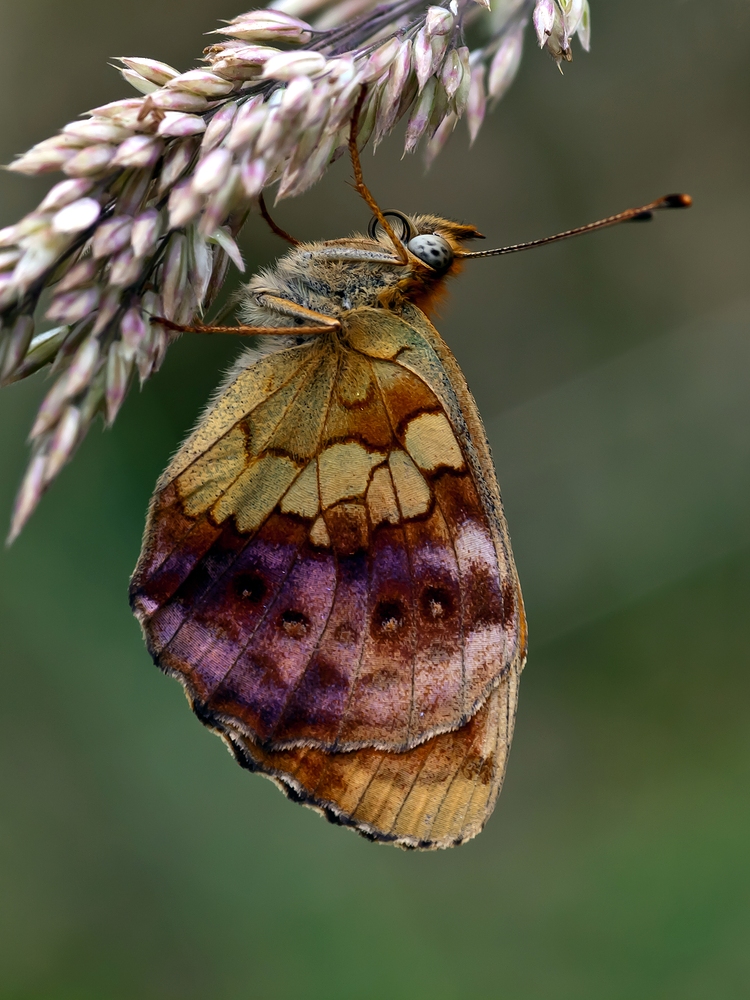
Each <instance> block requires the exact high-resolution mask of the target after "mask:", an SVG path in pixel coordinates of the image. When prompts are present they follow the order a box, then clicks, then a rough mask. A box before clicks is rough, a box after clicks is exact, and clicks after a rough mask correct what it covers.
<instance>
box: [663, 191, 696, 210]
mask: <svg viewBox="0 0 750 1000" xmlns="http://www.w3.org/2000/svg"><path fill="white" fill-rule="evenodd" d="M662 202H663V204H664V208H690V206H691V205H692V204H693V199H692V198H691V197H690V195H689V194H668V195H666V197H664V198H662Z"/></svg>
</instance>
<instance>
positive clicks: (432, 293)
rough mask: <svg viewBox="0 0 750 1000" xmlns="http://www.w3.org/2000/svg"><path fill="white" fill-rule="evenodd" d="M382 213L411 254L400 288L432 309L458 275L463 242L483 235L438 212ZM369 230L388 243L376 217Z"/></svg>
mask: <svg viewBox="0 0 750 1000" xmlns="http://www.w3.org/2000/svg"><path fill="white" fill-rule="evenodd" d="M383 214H384V216H385V217H386V219H387V221H388V223H389V225H390V226H391V228H392V229H393V232H394V234H395V235H396V237H397V239H399V240H400V241H401V243H402V244H403V245H404V247H405V248H406V250H407V251H408V255H409V265H408V274H407V275H406V276H405V278H404V279H403V280H402V282H400V287H401V290H402V292H403V293H405V295H406V297H407V298H408V299H410V300H411V301H413V302H414V303H415V304H416V305H419V306H420V307H421V308H423V309H428V310H429V308H430V306H432V305H434V304H435V301H436V299H438V298H440V296H441V295H442V293H443V291H444V288H445V280H446V279H447V278H450V277H454V276H455V275H456V274H458V272H459V270H460V259H461V257H462V256H463V255H464V253H465V249H464V244H465V243H466V242H467V241H469V240H481V239H484V236H483V235H482V234H481V233H480V232H479V230H478V229H477V228H476V227H475V226H470V225H466V224H465V223H462V222H454V221H452V220H451V219H443V218H441V217H440V216H438V215H414V216H408V215H404V213H403V212H397V211H388V212H384V213H383ZM368 233H369V235H370V238H371V239H373V240H376V241H378V242H389V237H388V236H387V234H386V233H385V232H384V230H383V228H382V226H381V224H380V222H379V221H378V219H377V218H373V219H372V220H371V222H370V226H369V228H368Z"/></svg>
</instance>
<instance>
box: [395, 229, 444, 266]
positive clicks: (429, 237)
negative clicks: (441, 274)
mask: <svg viewBox="0 0 750 1000" xmlns="http://www.w3.org/2000/svg"><path fill="white" fill-rule="evenodd" d="M406 246H407V247H408V249H409V250H410V251H411V252H412V253H413V254H414V256H415V257H419V259H420V260H421V261H422V262H423V263H425V264H427V266H428V267H431V268H433V270H435V271H444V270H445V269H446V267H449V266H450V264H451V263H452V261H453V250H451V246H450V243H448V241H447V240H444V239H443V237H442V236H438V235H437V234H436V233H432V234H430V233H424V234H423V235H422V236H415V237H414V239H413V240H409V242H408V243H407V244H406Z"/></svg>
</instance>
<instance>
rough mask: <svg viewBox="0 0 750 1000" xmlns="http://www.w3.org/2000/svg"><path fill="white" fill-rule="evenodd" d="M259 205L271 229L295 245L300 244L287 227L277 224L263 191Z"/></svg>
mask: <svg viewBox="0 0 750 1000" xmlns="http://www.w3.org/2000/svg"><path fill="white" fill-rule="evenodd" d="M258 207H259V208H260V214H261V215H262V216H263V218H264V219H265V220H266V222H267V223H268V225H269V226H270V228H271V231H272V232H274V233H276V235H277V236H280V237H281V238H282V240H286V241H287V243H291V244H292V246H293V247H298V246H299V245H300V243H299V240H295V238H294V237H293V236H290V235H289V233H288V232H287V231H286V229H282V228H281V226H279V225H277V224H276V223H275V222H274V221H273V219H272V218H271V214H270V212H269V211H268V206H267V205H266V199H265V198H264V197H263V192H262V191H261V193H260V194H259V195H258Z"/></svg>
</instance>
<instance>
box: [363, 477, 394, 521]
mask: <svg viewBox="0 0 750 1000" xmlns="http://www.w3.org/2000/svg"><path fill="white" fill-rule="evenodd" d="M366 500H367V510H368V511H369V514H370V522H371V523H372V526H373V528H377V526H378V525H379V524H381V522H383V521H387V522H388V523H389V524H398V522H399V520H400V518H401V514H400V512H399V509H398V502H397V501H396V494H395V493H394V492H393V481H392V480H391V474H390V472H389V471H388V469H386V468H384V467H381V468H378V469H376V470H375V472H374V473H373V476H372V482H371V483H370V487H369V489H368V490H367V497H366Z"/></svg>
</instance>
